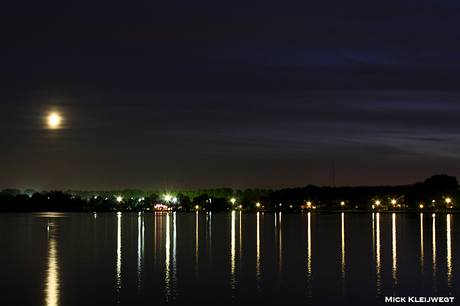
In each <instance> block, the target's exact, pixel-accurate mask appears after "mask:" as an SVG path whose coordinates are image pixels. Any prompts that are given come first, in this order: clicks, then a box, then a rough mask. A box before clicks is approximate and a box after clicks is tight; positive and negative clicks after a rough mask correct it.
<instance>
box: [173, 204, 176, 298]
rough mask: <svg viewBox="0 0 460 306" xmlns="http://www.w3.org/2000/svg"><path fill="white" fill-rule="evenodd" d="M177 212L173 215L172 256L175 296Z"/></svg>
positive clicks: (174, 292)
mask: <svg viewBox="0 0 460 306" xmlns="http://www.w3.org/2000/svg"><path fill="white" fill-rule="evenodd" d="M176 216H177V215H176V212H174V213H173V237H172V238H173V239H172V240H173V244H172V248H173V254H172V282H173V283H172V287H173V294H174V296H176V295H177V222H176Z"/></svg>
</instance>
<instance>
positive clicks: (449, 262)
mask: <svg viewBox="0 0 460 306" xmlns="http://www.w3.org/2000/svg"><path fill="white" fill-rule="evenodd" d="M450 221H451V215H450V214H447V228H446V232H447V258H446V260H447V286H448V287H449V289H452V236H451V231H452V227H451V222H450Z"/></svg>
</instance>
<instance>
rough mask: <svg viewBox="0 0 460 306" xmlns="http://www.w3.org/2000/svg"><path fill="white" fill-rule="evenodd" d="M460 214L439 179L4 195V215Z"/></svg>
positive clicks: (456, 196) (447, 180)
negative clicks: (274, 187)
mask: <svg viewBox="0 0 460 306" xmlns="http://www.w3.org/2000/svg"><path fill="white" fill-rule="evenodd" d="M156 210H175V211H213V212H218V211H230V210H242V211H275V212H277V211H282V212H305V211H313V210H317V211H336V210H343V211H350V210H352V211H375V210H378V211H405V212H410V211H448V212H456V211H460V191H459V185H458V181H457V179H456V177H454V176H449V175H446V174H438V175H433V176H431V177H430V178H427V179H426V180H425V181H423V182H417V183H415V184H411V185H399V186H360V187H318V186H314V185H307V186H305V187H297V188H285V189H280V190H271V189H258V188H253V189H245V190H238V189H236V190H235V189H232V188H217V189H204V190H192V191H185V190H182V191H164V190H163V191H161V190H157V191H142V190H138V189H125V190H110V191H78V190H67V191H60V190H53V191H41V192H38V191H35V190H32V189H27V190H25V191H24V192H21V191H20V190H18V189H3V191H2V192H1V193H0V212H42V211H47V212H52V211H56V212H85V211H86V212H88V211H91V212H92V211H156Z"/></svg>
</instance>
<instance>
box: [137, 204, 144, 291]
mask: <svg viewBox="0 0 460 306" xmlns="http://www.w3.org/2000/svg"><path fill="white" fill-rule="evenodd" d="M144 232H145V227H144V214H143V213H141V212H139V214H138V217H137V290H138V292H140V291H142V289H143V280H142V272H143V271H142V270H143V262H144Z"/></svg>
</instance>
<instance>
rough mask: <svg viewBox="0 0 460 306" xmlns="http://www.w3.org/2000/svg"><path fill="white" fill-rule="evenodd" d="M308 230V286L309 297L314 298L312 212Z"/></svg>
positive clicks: (309, 213)
mask: <svg viewBox="0 0 460 306" xmlns="http://www.w3.org/2000/svg"><path fill="white" fill-rule="evenodd" d="M307 216H308V229H307V237H308V242H307V284H308V297H312V292H313V290H312V287H313V286H312V270H311V212H308V215H307Z"/></svg>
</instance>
